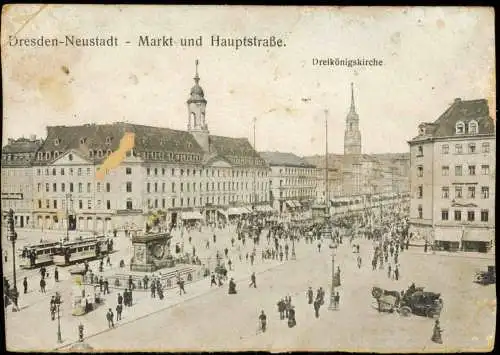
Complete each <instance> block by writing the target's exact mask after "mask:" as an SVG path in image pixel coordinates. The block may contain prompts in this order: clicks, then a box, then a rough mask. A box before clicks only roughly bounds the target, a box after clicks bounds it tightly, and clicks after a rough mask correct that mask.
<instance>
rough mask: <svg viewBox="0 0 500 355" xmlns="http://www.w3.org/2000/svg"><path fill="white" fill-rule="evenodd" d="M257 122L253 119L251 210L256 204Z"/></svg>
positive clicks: (255, 118)
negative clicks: (253, 152) (253, 151)
mask: <svg viewBox="0 0 500 355" xmlns="http://www.w3.org/2000/svg"><path fill="white" fill-rule="evenodd" d="M256 122H257V117H254V118H253V149H254V150H255V154H254V156H253V204H252V207H253V208H252V209H253V210H255V203H256V202H257V192H256V178H257V171H256V170H257V165H256V154H257V147H256V146H255V124H256Z"/></svg>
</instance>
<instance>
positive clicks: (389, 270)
mask: <svg viewBox="0 0 500 355" xmlns="http://www.w3.org/2000/svg"><path fill="white" fill-rule="evenodd" d="M391 270H392V267H391V264H389V265H388V266H387V277H388V278H389V279H390V278H391Z"/></svg>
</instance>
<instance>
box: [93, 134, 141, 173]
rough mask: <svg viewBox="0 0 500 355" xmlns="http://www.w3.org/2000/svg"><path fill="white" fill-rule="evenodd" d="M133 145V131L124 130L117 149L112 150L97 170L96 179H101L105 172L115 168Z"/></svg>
mask: <svg viewBox="0 0 500 355" xmlns="http://www.w3.org/2000/svg"><path fill="white" fill-rule="evenodd" d="M134 146H135V133H133V132H125V134H124V135H123V137H122V139H120V145H119V146H118V149H117V150H116V151H114V152H112V153H111V154H110V155H109V156H108V157H107V158H106V160H105V161H104V162H103V163H102V165H101V166H100V167H99V170H97V172H96V174H95V176H96V179H98V180H103V179H104V177H105V176H106V174H107V173H108V172H109V171H110V170H111V169H115V168H117V167H118V166H119V165H120V164H121V162H122V161H123V160H125V157H126V156H127V153H128V152H129V151H130V150H131V149H133V148H134Z"/></svg>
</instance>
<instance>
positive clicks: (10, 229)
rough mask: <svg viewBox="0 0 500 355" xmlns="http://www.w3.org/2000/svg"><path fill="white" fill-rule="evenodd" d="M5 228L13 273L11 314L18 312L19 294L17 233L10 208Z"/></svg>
mask: <svg viewBox="0 0 500 355" xmlns="http://www.w3.org/2000/svg"><path fill="white" fill-rule="evenodd" d="M7 227H8V232H7V237H8V238H9V240H10V241H11V242H12V270H13V273H14V275H13V276H14V287H13V289H12V293H11V297H12V301H13V302H14V306H15V307H12V311H13V312H17V311H19V307H18V306H17V299H18V297H19V292H17V278H16V240H17V233H16V231H15V229H14V210H13V209H12V208H11V209H10V210H9V214H8V217H7Z"/></svg>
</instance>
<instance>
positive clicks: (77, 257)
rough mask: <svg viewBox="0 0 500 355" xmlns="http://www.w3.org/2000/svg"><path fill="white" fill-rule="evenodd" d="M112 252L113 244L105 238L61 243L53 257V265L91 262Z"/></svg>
mask: <svg viewBox="0 0 500 355" xmlns="http://www.w3.org/2000/svg"><path fill="white" fill-rule="evenodd" d="M112 251H113V242H112V241H111V240H110V239H109V238H106V237H93V238H85V239H83V238H82V239H80V240H76V241H71V242H63V243H61V245H60V247H59V248H58V250H57V252H56V253H55V254H54V256H53V261H54V265H57V266H67V265H70V264H73V263H79V262H83V261H85V260H92V259H97V258H100V257H102V256H104V255H107V254H109V253H111V252H112Z"/></svg>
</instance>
